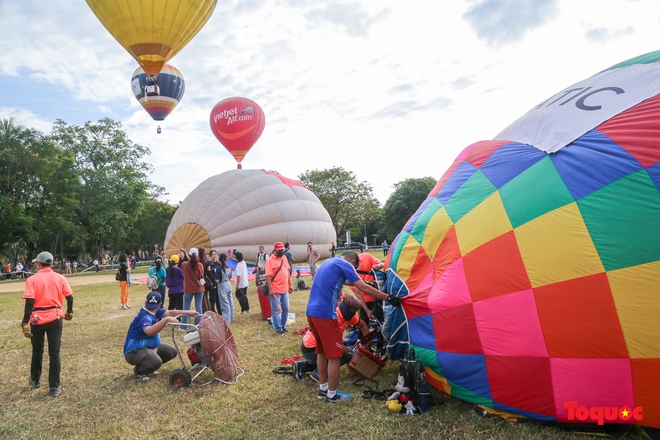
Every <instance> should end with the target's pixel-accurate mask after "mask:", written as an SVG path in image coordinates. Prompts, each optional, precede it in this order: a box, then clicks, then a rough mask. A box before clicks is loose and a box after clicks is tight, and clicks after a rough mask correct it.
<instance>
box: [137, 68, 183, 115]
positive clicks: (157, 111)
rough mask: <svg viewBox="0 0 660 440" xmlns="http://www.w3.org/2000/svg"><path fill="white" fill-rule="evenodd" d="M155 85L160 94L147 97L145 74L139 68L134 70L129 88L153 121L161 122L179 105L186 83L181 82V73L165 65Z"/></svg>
mask: <svg viewBox="0 0 660 440" xmlns="http://www.w3.org/2000/svg"><path fill="white" fill-rule="evenodd" d="M156 84H157V85H158V87H159V89H160V94H159V95H156V96H147V95H146V93H145V87H146V85H147V74H146V73H145V72H144V70H142V68H141V67H138V68H137V69H135V72H133V77H132V78H131V88H132V89H133V95H135V99H137V100H138V102H139V103H140V104H141V105H142V107H143V108H144V109H145V110H146V111H147V113H149V115H150V116H151V117H152V118H153V119H154V121H163V120H164V119H165V118H166V117H167V116H168V115H169V114H170V113H172V110H174V107H176V105H177V104H178V103H179V101H180V100H181V97H182V96H183V93H184V92H185V90H186V83H185V81H184V80H183V76H182V75H181V72H179V70H178V69H177V68H176V67H174V66H170V65H169V64H165V66H164V67H163V70H161V72H160V74H159V75H158V76H157V77H156Z"/></svg>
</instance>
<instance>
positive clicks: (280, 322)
mask: <svg viewBox="0 0 660 440" xmlns="http://www.w3.org/2000/svg"><path fill="white" fill-rule="evenodd" d="M268 299H269V300H270V310H271V313H272V317H271V321H272V323H273V327H274V328H275V331H276V332H281V331H282V330H284V327H286V321H287V319H288V318H289V294H288V293H275V297H273V295H269V296H268ZM280 308H281V309H282V311H281V312H280Z"/></svg>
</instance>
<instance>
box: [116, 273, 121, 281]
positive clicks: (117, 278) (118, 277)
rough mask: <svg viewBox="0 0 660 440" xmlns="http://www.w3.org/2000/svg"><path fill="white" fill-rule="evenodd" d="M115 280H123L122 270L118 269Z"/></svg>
mask: <svg viewBox="0 0 660 440" xmlns="http://www.w3.org/2000/svg"><path fill="white" fill-rule="evenodd" d="M115 280H116V281H121V272H120V271H117V273H116V274H115Z"/></svg>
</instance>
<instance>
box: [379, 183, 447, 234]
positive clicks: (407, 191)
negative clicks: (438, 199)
mask: <svg viewBox="0 0 660 440" xmlns="http://www.w3.org/2000/svg"><path fill="white" fill-rule="evenodd" d="M436 182H437V181H436V179H434V178H433V177H422V178H420V179H415V178H413V179H406V180H403V181H401V182H398V183H395V184H394V185H393V187H394V192H393V193H392V195H391V196H390V197H389V198H388V199H387V202H385V206H383V210H382V211H381V214H380V225H381V227H380V229H379V235H380V236H382V238H389V239H390V240H392V239H394V237H396V236H397V234H398V233H399V232H401V229H403V227H404V226H405V224H406V222H407V221H408V219H410V217H412V215H413V214H414V213H415V212H416V211H417V208H419V205H421V204H422V202H423V201H424V200H426V197H427V196H428V194H429V193H430V192H431V190H432V189H433V187H434V186H435V184H436Z"/></svg>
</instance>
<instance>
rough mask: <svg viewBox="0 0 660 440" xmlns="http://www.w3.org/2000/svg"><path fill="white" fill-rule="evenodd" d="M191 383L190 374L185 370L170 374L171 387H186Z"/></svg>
mask: <svg viewBox="0 0 660 440" xmlns="http://www.w3.org/2000/svg"><path fill="white" fill-rule="evenodd" d="M191 382H192V379H191V378H190V373H188V371H186V370H181V369H177V370H174V371H172V373H170V385H172V386H173V387H177V388H181V387H187V386H189V385H190V383H191Z"/></svg>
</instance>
